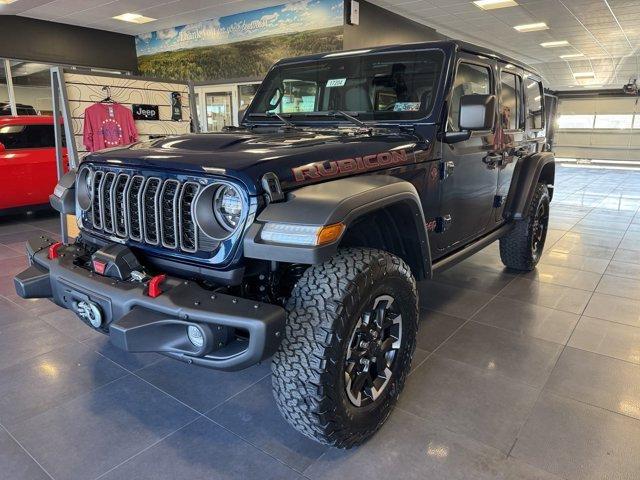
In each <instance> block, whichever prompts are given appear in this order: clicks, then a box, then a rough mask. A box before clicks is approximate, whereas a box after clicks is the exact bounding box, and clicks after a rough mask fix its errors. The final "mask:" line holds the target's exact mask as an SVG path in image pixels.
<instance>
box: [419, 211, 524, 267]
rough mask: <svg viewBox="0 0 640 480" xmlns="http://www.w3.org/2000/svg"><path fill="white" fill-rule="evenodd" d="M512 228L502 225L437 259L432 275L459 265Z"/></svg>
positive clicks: (511, 226)
mask: <svg viewBox="0 0 640 480" xmlns="http://www.w3.org/2000/svg"><path fill="white" fill-rule="evenodd" d="M513 226H514V225H513V223H507V224H504V225H502V226H501V227H499V228H498V229H497V230H494V231H493V232H491V233H489V234H488V235H486V236H484V237H482V238H479V239H478V240H476V241H475V242H473V243H471V244H469V245H467V246H466V247H462V248H461V249H460V250H456V251H455V252H453V253H451V254H449V255H447V256H446V257H444V258H441V259H438V260H437V261H435V262H434V263H433V266H432V267H431V271H432V272H433V273H436V272H442V271H443V270H446V269H447V268H451V267H453V266H454V265H456V264H458V263H460V262H461V261H463V260H465V259H467V258H469V257H470V256H471V255H473V254H474V253H478V252H479V251H480V250H482V249H483V248H484V247H486V246H487V245H490V244H492V243H493V242H495V241H496V240H498V239H499V238H500V237H502V236H504V235H506V234H507V233H509V232H510V231H511V229H512V228H513Z"/></svg>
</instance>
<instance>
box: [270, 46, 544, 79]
mask: <svg viewBox="0 0 640 480" xmlns="http://www.w3.org/2000/svg"><path fill="white" fill-rule="evenodd" d="M407 48H409V49H416V50H419V49H427V48H440V49H442V50H444V51H463V52H469V53H475V54H478V55H485V56H487V57H490V58H495V59H497V60H501V61H503V62H507V63H510V64H512V65H514V66H516V67H520V68H522V69H523V70H526V71H528V72H530V73H533V74H535V75H538V76H540V74H539V73H538V72H537V71H536V69H534V68H532V67H530V66H528V65H527V64H525V63H523V62H521V61H519V60H516V59H515V58H511V57H509V56H508V55H504V54H502V53H499V52H496V51H494V50H490V49H488V48H484V47H480V46H478V45H474V44H472V43H468V42H463V41H462V40H437V41H431V42H416V43H399V44H396V45H385V46H383V47H365V48H356V49H352V50H345V51H344V52H341V51H339V52H324V53H316V54H313V55H305V56H301V57H290V58H283V59H282V60H279V61H278V62H277V63H276V65H281V64H285V63H297V62H305V61H311V60H321V59H323V58H325V57H326V56H327V55H331V56H332V57H334V56H338V55H336V54H342V53H344V54H345V55H348V54H349V53H356V54H357V52H363V53H364V52H366V53H384V52H393V51H396V50H407Z"/></svg>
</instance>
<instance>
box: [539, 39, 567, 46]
mask: <svg viewBox="0 0 640 480" xmlns="http://www.w3.org/2000/svg"><path fill="white" fill-rule="evenodd" d="M566 45H569V42H567V41H566V40H558V41H555V42H542V43H541V44H540V46H541V47H543V48H555V47H564V46H566Z"/></svg>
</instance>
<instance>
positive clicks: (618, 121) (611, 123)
mask: <svg viewBox="0 0 640 480" xmlns="http://www.w3.org/2000/svg"><path fill="white" fill-rule="evenodd" d="M632 124H633V115H596V123H595V128H610V129H616V128H631V126H632Z"/></svg>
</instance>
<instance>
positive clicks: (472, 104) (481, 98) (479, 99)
mask: <svg viewBox="0 0 640 480" xmlns="http://www.w3.org/2000/svg"><path fill="white" fill-rule="evenodd" d="M495 111H496V96H495V95H476V94H474V95H463V96H462V98H461V99H460V117H459V118H460V130H469V131H473V130H493V124H494V121H495Z"/></svg>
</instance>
